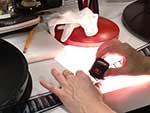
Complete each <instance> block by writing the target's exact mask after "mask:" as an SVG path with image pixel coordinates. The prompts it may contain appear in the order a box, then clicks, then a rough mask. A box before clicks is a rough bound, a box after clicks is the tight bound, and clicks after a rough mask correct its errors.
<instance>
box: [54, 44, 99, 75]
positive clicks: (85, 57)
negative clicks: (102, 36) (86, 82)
mask: <svg viewBox="0 0 150 113" xmlns="http://www.w3.org/2000/svg"><path fill="white" fill-rule="evenodd" d="M97 49H98V47H87V48H86V47H76V46H65V48H64V53H63V54H61V55H59V56H57V57H56V58H55V59H56V60H57V61H58V62H59V63H60V64H62V65H63V66H64V67H65V68H67V69H69V70H70V71H72V72H76V71H77V70H83V71H85V72H86V73H88V71H89V69H90V68H91V66H92V65H93V63H94V61H95V57H96V51H97Z"/></svg>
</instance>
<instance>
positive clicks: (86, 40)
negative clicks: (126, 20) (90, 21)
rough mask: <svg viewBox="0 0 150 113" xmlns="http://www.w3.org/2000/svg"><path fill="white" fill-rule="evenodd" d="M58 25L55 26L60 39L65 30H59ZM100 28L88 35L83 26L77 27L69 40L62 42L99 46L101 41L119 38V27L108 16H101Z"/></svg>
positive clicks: (56, 35) (56, 36) (57, 37)
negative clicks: (92, 34)
mask: <svg viewBox="0 0 150 113" xmlns="http://www.w3.org/2000/svg"><path fill="white" fill-rule="evenodd" d="M57 27H58V26H56V28H55V38H56V39H57V40H58V41H60V39H61V35H62V32H63V30H58V29H57ZM98 29H99V30H98V33H97V34H96V35H94V36H86V34H85V32H84V30H83V28H82V27H78V28H75V29H74V31H73V32H72V34H71V35H70V37H69V38H68V39H67V41H65V42H61V41H60V42H61V43H63V44H67V45H74V46H83V47H91V46H99V45H100V44H101V42H104V41H107V40H111V39H114V38H118V35H119V27H118V26H117V25H116V24H115V23H114V22H112V21H110V20H108V19H106V18H103V17H99V19H98Z"/></svg>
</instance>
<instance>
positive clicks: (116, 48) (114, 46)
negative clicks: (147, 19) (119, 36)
mask: <svg viewBox="0 0 150 113" xmlns="http://www.w3.org/2000/svg"><path fill="white" fill-rule="evenodd" d="M123 46H124V43H121V42H120V41H119V40H111V41H107V42H105V43H104V44H102V45H101V46H100V47H99V49H98V50H97V53H96V57H97V58H98V57H102V56H103V55H105V54H106V53H108V52H109V53H120V52H122V49H123V48H124V47H123Z"/></svg>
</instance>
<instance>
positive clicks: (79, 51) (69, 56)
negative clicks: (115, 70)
mask: <svg viewBox="0 0 150 113" xmlns="http://www.w3.org/2000/svg"><path fill="white" fill-rule="evenodd" d="M97 49H98V47H91V48H89V47H88V48H85V47H75V46H65V48H64V52H63V54H61V55H59V56H57V57H56V58H55V59H56V60H57V61H58V62H59V63H60V64H62V65H63V66H64V67H65V68H67V69H69V70H70V71H72V72H76V71H77V70H83V71H84V72H86V73H87V74H89V73H88V71H89V69H90V68H91V66H92V65H93V63H94V61H95V58H96V51H97ZM105 60H106V61H107V62H109V63H110V64H113V63H116V62H118V61H121V62H123V56H121V55H118V54H109V55H108V56H107V57H105ZM117 65H118V66H119V65H120V66H122V65H121V64H117ZM90 77H91V76H90ZM91 79H92V81H95V79H93V78H92V77H91ZM147 81H150V75H148V76H146V75H142V76H129V75H124V76H120V75H119V76H113V77H111V76H110V77H107V78H105V80H103V81H101V87H100V89H101V92H102V93H107V92H112V91H115V90H119V89H122V88H125V87H130V86H133V85H137V84H142V83H145V82H147Z"/></svg>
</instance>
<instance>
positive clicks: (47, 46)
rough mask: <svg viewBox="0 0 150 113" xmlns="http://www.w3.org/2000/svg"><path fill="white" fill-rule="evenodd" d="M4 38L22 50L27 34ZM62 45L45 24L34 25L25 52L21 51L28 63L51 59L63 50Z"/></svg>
mask: <svg viewBox="0 0 150 113" xmlns="http://www.w3.org/2000/svg"><path fill="white" fill-rule="evenodd" d="M11 36H12V37H11ZM11 36H9V37H7V38H5V40H7V41H8V42H10V43H12V44H13V45H15V46H16V47H17V48H18V49H19V50H20V51H21V52H23V49H24V45H25V42H26V39H27V37H28V34H19V35H17V34H15V35H11ZM63 48H64V45H62V44H61V43H59V42H58V41H57V40H56V39H55V38H54V37H52V35H50V34H49V33H48V32H47V31H46V29H45V24H39V25H38V26H36V28H35V31H34V32H33V36H32V39H31V41H30V44H29V47H28V49H27V51H26V53H23V54H24V56H25V57H26V59H27V61H28V63H32V62H37V61H41V60H47V59H52V58H54V57H55V56H57V55H59V54H60V53H61V52H63Z"/></svg>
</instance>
